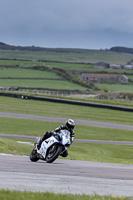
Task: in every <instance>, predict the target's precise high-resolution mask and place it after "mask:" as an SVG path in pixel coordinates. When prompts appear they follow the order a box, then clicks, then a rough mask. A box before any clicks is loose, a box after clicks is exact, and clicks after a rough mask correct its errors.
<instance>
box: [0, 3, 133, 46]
mask: <svg viewBox="0 0 133 200" xmlns="http://www.w3.org/2000/svg"><path fill="white" fill-rule="evenodd" d="M0 7H1V12H0V27H1V31H0V40H4V41H5V42H6V41H9V43H10V41H12V42H15V41H16V43H18V44H22V43H23V44H24V45H25V44H26V43H28V44H31V43H32V44H35V45H36V44H38V45H40V44H42V45H45V44H47V45H48V44H50V45H51V46H52V43H53V45H55V46H57V45H59V46H65V45H66V46H68V45H69V44H70V45H73V47H74V46H76V47H77V46H78V45H79V46H82V45H83V47H86V46H87V45H88V48H89V45H90V43H92V41H93V40H94V43H96V42H97V44H98V43H99V45H101V41H102V43H105V41H107V42H108V41H110V42H111V41H113V40H114V34H115V33H116V37H118V35H119V34H121V36H122V37H126V33H127V35H129V34H130V35H131V34H132V33H133V12H132V8H133V1H132V0H126V1H125V0H117V1H116V0H0ZM108 30H109V31H108ZM92 33H93V34H92ZM101 33H102V34H101ZM110 33H113V35H112V37H111V34H110ZM103 36H104V38H105V39H103ZM122 37H119V38H122ZM129 38H130V39H131V36H130V37H129ZM124 39H125V38H124ZM122 40H123V39H122ZM70 41H71V42H70ZM89 41H90V42H89ZM123 41H124V40H123ZM125 41H127V39H125ZM76 42H77V43H76ZM107 42H106V45H107ZM110 42H108V44H109V43H110ZM79 43H80V44H79ZM112 44H113V42H112ZM119 44H122V41H119Z"/></svg>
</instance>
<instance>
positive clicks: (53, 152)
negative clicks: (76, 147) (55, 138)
mask: <svg viewBox="0 0 133 200" xmlns="http://www.w3.org/2000/svg"><path fill="white" fill-rule="evenodd" d="M61 151H62V147H61V146H58V145H53V146H52V147H50V149H49V150H48V153H47V156H46V162H47V163H52V162H54V161H55V160H56V159H57V158H58V156H59V155H60V153H61Z"/></svg>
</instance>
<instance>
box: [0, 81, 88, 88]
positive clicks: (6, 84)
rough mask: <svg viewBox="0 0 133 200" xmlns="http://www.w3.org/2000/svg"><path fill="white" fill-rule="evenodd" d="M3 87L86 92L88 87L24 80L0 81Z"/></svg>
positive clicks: (60, 82)
mask: <svg viewBox="0 0 133 200" xmlns="http://www.w3.org/2000/svg"><path fill="white" fill-rule="evenodd" d="M0 86H1V87H27V88H29V87H30V88H44V89H45V88H48V89H58V90H60V89H64V90H86V87H83V86H80V85H78V84H75V83H72V82H69V81H66V80H30V79H28V80H24V79H17V80H15V79H0Z"/></svg>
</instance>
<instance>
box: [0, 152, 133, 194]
mask: <svg viewBox="0 0 133 200" xmlns="http://www.w3.org/2000/svg"><path fill="white" fill-rule="evenodd" d="M0 163H1V164H0V180H1V181H0V188H1V189H9V190H20V191H34V192H46V191H49V192H54V193H69V194H89V195H93V194H99V195H111V196H121V197H132V196H133V165H123V164H111V163H98V162H88V161H78V160H67V159H57V160H56V161H55V162H54V163H51V164H48V163H46V162H44V161H41V160H40V161H38V162H35V163H34V162H31V161H30V160H29V157H27V156H13V155H2V154H0Z"/></svg>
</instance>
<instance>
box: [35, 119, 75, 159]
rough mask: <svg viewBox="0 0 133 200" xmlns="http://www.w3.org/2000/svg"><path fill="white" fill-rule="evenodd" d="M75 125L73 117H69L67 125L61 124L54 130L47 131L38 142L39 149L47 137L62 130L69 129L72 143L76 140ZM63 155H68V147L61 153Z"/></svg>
mask: <svg viewBox="0 0 133 200" xmlns="http://www.w3.org/2000/svg"><path fill="white" fill-rule="evenodd" d="M74 127H75V122H74V120H73V119H68V120H66V122H65V125H61V126H59V127H57V128H56V129H54V130H53V131H47V132H46V133H45V134H44V135H43V137H42V138H39V141H38V142H37V149H38V150H39V149H40V147H41V144H42V142H43V141H44V140H46V139H47V138H49V137H51V136H52V135H56V134H58V133H59V132H60V131H61V130H64V129H66V130H68V131H69V132H70V140H71V144H72V142H73V140H74V136H75V133H74V131H73V129H74ZM71 144H69V145H67V147H69V146H70V145H71ZM60 155H61V156H62V157H66V156H68V151H67V149H65V150H64V151H63V153H61V154H60Z"/></svg>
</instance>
